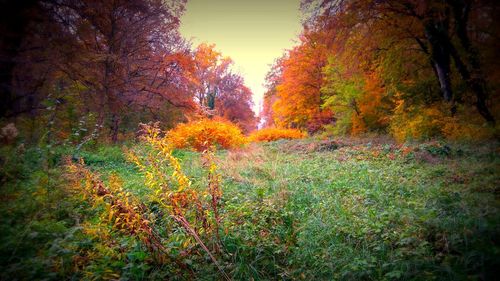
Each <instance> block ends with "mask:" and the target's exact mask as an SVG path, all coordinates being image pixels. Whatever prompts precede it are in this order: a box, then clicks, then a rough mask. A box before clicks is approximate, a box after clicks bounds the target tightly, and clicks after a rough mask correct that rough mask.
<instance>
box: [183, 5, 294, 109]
mask: <svg viewBox="0 0 500 281" xmlns="http://www.w3.org/2000/svg"><path fill="white" fill-rule="evenodd" d="M299 3H300V0H188V3H187V6H186V12H185V13H184V15H183V16H182V18H181V26H180V31H181V34H182V35H183V36H184V37H185V38H187V39H191V40H192V42H193V46H197V45H198V44H200V43H202V42H207V43H210V44H212V43H214V44H215V45H216V50H218V51H220V52H222V54H223V55H224V56H229V57H231V58H232V59H233V61H234V70H235V71H236V72H239V73H240V74H241V75H242V76H243V77H244V79H245V84H246V85H247V86H248V87H249V88H250V89H251V90H252V92H253V100H254V103H255V106H254V111H256V113H257V111H258V106H259V104H261V101H262V96H263V94H264V92H265V88H264V86H263V85H262V84H263V83H264V78H265V76H266V73H267V72H268V71H269V69H270V65H271V64H272V63H273V62H274V60H275V59H276V58H278V57H280V56H281V55H282V54H283V52H284V51H285V50H286V49H290V48H291V47H292V46H294V45H296V38H297V35H298V34H299V33H300V31H301V24H300V11H299V5H300V4H299Z"/></svg>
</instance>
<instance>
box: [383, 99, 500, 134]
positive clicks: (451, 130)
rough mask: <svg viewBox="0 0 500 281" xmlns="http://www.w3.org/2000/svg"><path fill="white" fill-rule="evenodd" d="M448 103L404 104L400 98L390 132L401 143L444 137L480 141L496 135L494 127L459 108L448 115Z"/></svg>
mask: <svg viewBox="0 0 500 281" xmlns="http://www.w3.org/2000/svg"><path fill="white" fill-rule="evenodd" d="M446 112H448V111H447V110H446V107H445V106H442V105H441V104H434V105H432V106H426V107H425V108H423V107H419V106H405V103H404V101H399V102H398V105H397V107H396V109H395V111H394V115H393V116H392V120H391V126H390V131H391V133H392V135H393V136H394V138H395V139H396V140H397V141H399V142H404V141H406V140H426V139H431V138H436V137H444V138H447V139H452V140H461V141H479V140H482V139H489V138H493V137H494V135H495V129H494V128H491V127H488V126H484V125H483V121H482V120H481V118H480V117H479V116H477V115H476V116H474V115H472V116H471V115H469V114H468V113H466V112H468V110H467V109H466V108H459V111H458V112H457V114H456V115H455V116H450V115H449V114H446Z"/></svg>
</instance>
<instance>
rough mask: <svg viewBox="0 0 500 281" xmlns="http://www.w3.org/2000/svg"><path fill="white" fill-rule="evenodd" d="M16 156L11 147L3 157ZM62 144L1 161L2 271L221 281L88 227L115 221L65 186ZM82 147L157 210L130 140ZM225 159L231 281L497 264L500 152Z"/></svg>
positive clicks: (192, 162) (276, 151)
mask: <svg viewBox="0 0 500 281" xmlns="http://www.w3.org/2000/svg"><path fill="white" fill-rule="evenodd" d="M136 148H138V147H136ZM138 149H140V147H139V148H138ZM9 153H11V154H10V157H13V155H16V153H15V152H12V151H11V152H8V151H7V150H5V151H4V152H3V155H8V154H9ZM37 153H38V154H37ZM66 153H68V151H66V150H63V149H61V150H60V151H56V152H54V153H52V154H50V158H44V157H43V155H42V153H41V152H37V151H36V150H27V151H26V152H24V153H22V154H17V155H18V157H20V158H18V159H19V160H20V161H17V162H16V163H17V164H18V166H13V165H12V164H10V165H9V167H11V168H9V169H10V170H7V169H6V168H5V167H7V166H6V165H4V168H3V170H2V174H3V175H4V176H3V178H4V179H3V186H2V191H3V192H2V195H1V201H2V204H1V207H0V210H1V213H2V216H0V229H1V238H0V239H1V240H0V241H1V244H0V257H1V258H0V266H1V269H2V270H1V273H0V279H7V278H8V279H12V276H16V277H17V278H18V279H42V278H48V279H61V278H65V279H71V278H87V279H101V278H104V279H106V278H109V279H113V278H115V279H117V278H121V279H123V280H127V279H133V280H140V279H162V280H163V279H165V278H167V279H171V280H190V279H193V278H195V279H206V280H212V279H218V278H220V276H219V275H218V273H217V270H216V269H215V268H214V266H213V264H211V263H210V261H209V260H208V259H207V258H206V257H204V258H203V254H200V256H201V258H196V257H193V258H192V259H190V258H186V259H185V260H184V264H185V266H186V267H185V268H182V269H180V268H178V266H177V265H173V264H155V263H154V262H153V260H152V259H151V257H149V256H148V253H147V252H146V251H145V250H144V249H143V247H142V246H141V245H140V243H138V242H137V241H136V240H134V239H132V238H130V237H126V236H123V235H121V234H120V233H115V232H113V231H112V230H110V229H107V230H106V231H107V232H106V231H102V230H101V231H100V232H99V231H97V230H96V232H99V233H98V234H95V233H94V234H92V233H90V231H89V229H96V228H98V227H102V228H106V227H105V226H102V224H101V222H100V220H99V216H98V214H97V213H98V212H96V211H95V210H93V209H92V208H91V206H89V205H88V203H85V202H83V201H82V200H81V199H79V198H76V197H75V196H74V195H72V194H70V193H69V192H68V191H67V190H66V189H65V185H66V182H65V179H64V177H62V176H61V175H62V171H61V169H60V167H59V166H58V165H57V163H58V159H59V158H60V155H63V154H66ZM175 154H176V156H177V157H179V158H180V159H181V162H182V166H183V168H184V171H185V173H186V174H187V175H189V177H190V178H193V179H200V178H202V177H203V175H204V172H203V169H202V168H201V163H200V162H201V161H200V155H199V153H195V152H189V151H183V150H179V151H176V152H175ZM19 155H22V156H19ZM79 156H82V157H84V158H85V161H86V163H87V164H88V165H89V167H90V168H91V169H92V170H94V171H97V172H99V173H100V174H101V175H102V177H103V178H104V179H107V178H108V177H109V175H111V174H112V173H116V174H118V175H119V176H120V177H121V178H122V180H123V182H124V185H123V187H124V188H125V189H127V190H129V191H130V192H131V193H133V194H135V195H137V196H138V197H139V198H141V200H142V201H143V202H144V203H145V204H146V205H147V206H148V208H154V205H151V203H150V202H149V201H148V200H149V196H148V194H149V190H147V189H146V188H145V187H144V184H143V178H142V176H141V175H140V173H138V171H137V169H136V168H135V167H134V166H133V165H132V164H130V163H128V162H127V161H126V160H125V158H124V156H123V153H122V148H121V147H100V148H98V149H97V150H95V151H85V152H81V153H80V154H79ZM4 158H5V159H7V157H5V156H4ZM38 159H48V161H42V160H38ZM48 162H52V163H53V165H47V163H48ZM44 163H45V164H44ZM44 166H45V169H44V168H43V167H44ZM218 166H219V169H220V171H221V172H222V174H223V190H224V195H223V202H222V207H223V208H222V216H223V220H222V221H223V223H222V226H221V228H222V229H221V230H222V231H221V234H222V237H221V239H222V241H223V249H222V250H223V251H222V254H220V255H219V257H218V258H219V260H220V261H221V263H222V264H223V266H224V268H225V270H226V272H228V273H229V275H230V276H231V277H232V278H233V279H235V280H250V279H252V278H253V279H254V280H303V279H304V280H305V279H310V280H332V279H334V280H461V279H464V280H465V279H472V280H488V279H492V278H493V274H494V270H495V268H496V267H497V266H499V265H500V262H499V259H498V255H499V252H498V251H499V249H498V237H500V235H499V234H500V233H499V229H498V225H499V223H500V221H499V220H500V217H499V215H498V207H499V202H498V186H499V183H500V175H499V167H500V157H499V155H498V151H497V150H496V146H495V145H493V144H485V145H481V146H466V145H458V144H454V145H449V144H448V145H446V144H442V143H424V144H414V145H411V146H410V145H408V146H396V145H394V144H390V143H385V144H384V143H381V144H374V143H366V142H364V143H363V142H358V143H356V144H355V145H352V143H350V142H347V141H343V142H331V141H323V142H319V141H316V140H312V139H307V140H300V141H298V140H294V141H277V142H271V143H266V144H252V145H250V146H248V147H247V148H245V149H241V150H235V151H221V152H219V153H218ZM49 167H52V168H49ZM47 172H49V177H47ZM193 184H194V185H195V187H199V188H202V187H203V186H204V185H205V184H206V182H205V181H204V180H198V181H193ZM103 232H106V233H107V235H109V237H110V238H109V239H108V240H109V241H112V243H111V242H106V239H102V237H105V234H106V233H104V234H103ZM103 235H104V236H103ZM172 247H173V248H172V249H174V246H172ZM89 253H92V254H93V256H92V255H89Z"/></svg>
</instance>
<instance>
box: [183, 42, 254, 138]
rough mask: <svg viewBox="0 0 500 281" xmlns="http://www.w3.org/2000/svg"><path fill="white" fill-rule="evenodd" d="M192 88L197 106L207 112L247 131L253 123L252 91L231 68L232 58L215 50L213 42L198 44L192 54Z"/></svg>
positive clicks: (252, 126)
mask: <svg viewBox="0 0 500 281" xmlns="http://www.w3.org/2000/svg"><path fill="white" fill-rule="evenodd" d="M193 61H194V70H193V75H192V77H193V91H194V93H195V100H196V101H197V102H198V104H199V107H200V108H201V109H202V110H203V111H205V113H206V114H207V115H208V116H214V115H217V116H222V117H224V118H226V119H228V120H230V121H232V122H234V123H236V124H238V125H240V127H241V128H242V129H243V130H244V131H245V132H249V131H252V130H253V129H255V127H256V118H255V115H254V112H253V111H252V106H253V102H252V92H251V91H250V89H249V88H248V87H246V86H245V84H244V80H243V78H242V77H241V76H240V75H239V74H236V73H234V72H233V70H232V65H233V61H232V60H231V58H229V57H224V56H223V55H222V53H221V52H219V51H217V50H215V45H214V44H211V45H209V44H206V43H202V44H200V45H199V46H198V47H197V48H196V49H195V50H194V54H193Z"/></svg>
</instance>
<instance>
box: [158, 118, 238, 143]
mask: <svg viewBox="0 0 500 281" xmlns="http://www.w3.org/2000/svg"><path fill="white" fill-rule="evenodd" d="M166 138H167V139H168V141H169V142H170V143H172V144H173V145H174V146H175V147H177V148H192V149H195V150H197V151H203V150H205V149H207V148H209V147H211V146H219V147H222V148H235V147H240V146H242V145H244V144H245V143H246V139H245V137H244V136H243V134H242V133H241V130H240V129H239V128H238V127H237V126H236V125H234V124H232V123H231V122H229V121H226V120H224V119H202V120H199V121H193V122H190V123H185V124H179V125H177V127H175V128H174V129H172V130H170V131H168V132H167V135H166Z"/></svg>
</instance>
